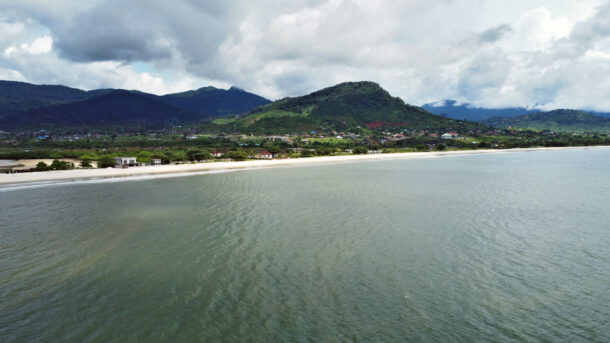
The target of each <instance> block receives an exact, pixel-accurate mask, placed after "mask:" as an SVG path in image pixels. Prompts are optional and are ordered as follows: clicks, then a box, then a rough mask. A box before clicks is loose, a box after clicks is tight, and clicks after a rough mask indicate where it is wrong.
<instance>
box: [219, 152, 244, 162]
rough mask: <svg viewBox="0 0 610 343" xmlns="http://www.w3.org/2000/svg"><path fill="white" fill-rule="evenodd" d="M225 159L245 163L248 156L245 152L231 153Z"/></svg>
mask: <svg viewBox="0 0 610 343" xmlns="http://www.w3.org/2000/svg"><path fill="white" fill-rule="evenodd" d="M224 157H227V158H230V159H232V160H235V161H244V160H246V159H248V154H246V153H245V152H243V151H229V152H228V153H226V154H225V155H224Z"/></svg>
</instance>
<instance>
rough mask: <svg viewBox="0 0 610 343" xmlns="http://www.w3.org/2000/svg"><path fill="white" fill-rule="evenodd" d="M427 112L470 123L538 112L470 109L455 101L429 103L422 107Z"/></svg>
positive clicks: (469, 106)
mask: <svg viewBox="0 0 610 343" xmlns="http://www.w3.org/2000/svg"><path fill="white" fill-rule="evenodd" d="M422 108H423V109H425V110H426V111H428V112H431V113H434V114H438V115H443V116H447V117H449V118H453V119H462V120H470V121H478V122H480V121H483V120H485V119H489V118H492V117H516V116H520V115H523V114H527V113H536V112H540V110H536V109H534V110H528V109H527V108H523V107H509V108H481V107H472V106H471V105H470V104H459V105H458V102H457V101H455V100H444V101H442V102H438V103H430V104H425V105H423V106H422Z"/></svg>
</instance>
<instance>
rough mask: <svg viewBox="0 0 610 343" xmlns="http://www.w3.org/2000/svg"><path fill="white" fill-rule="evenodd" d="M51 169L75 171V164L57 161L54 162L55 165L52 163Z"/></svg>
mask: <svg viewBox="0 0 610 343" xmlns="http://www.w3.org/2000/svg"><path fill="white" fill-rule="evenodd" d="M50 167H51V169H53V170H68V169H74V163H72V162H66V161H60V160H57V159H55V160H53V163H51V166H50Z"/></svg>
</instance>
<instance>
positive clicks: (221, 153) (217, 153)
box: [210, 150, 225, 158]
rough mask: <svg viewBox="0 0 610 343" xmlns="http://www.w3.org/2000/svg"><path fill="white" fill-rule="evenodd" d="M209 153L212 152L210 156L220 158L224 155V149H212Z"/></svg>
mask: <svg viewBox="0 0 610 343" xmlns="http://www.w3.org/2000/svg"><path fill="white" fill-rule="evenodd" d="M210 154H212V156H214V157H216V158H221V157H222V156H224V154H225V153H224V151H218V150H212V151H210Z"/></svg>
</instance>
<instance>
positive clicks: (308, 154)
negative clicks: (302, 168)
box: [301, 150, 316, 157]
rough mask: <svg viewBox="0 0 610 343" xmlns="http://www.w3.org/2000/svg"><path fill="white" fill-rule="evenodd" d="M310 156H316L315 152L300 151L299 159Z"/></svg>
mask: <svg viewBox="0 0 610 343" xmlns="http://www.w3.org/2000/svg"><path fill="white" fill-rule="evenodd" d="M312 156H316V152H315V151H311V150H301V157H312Z"/></svg>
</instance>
